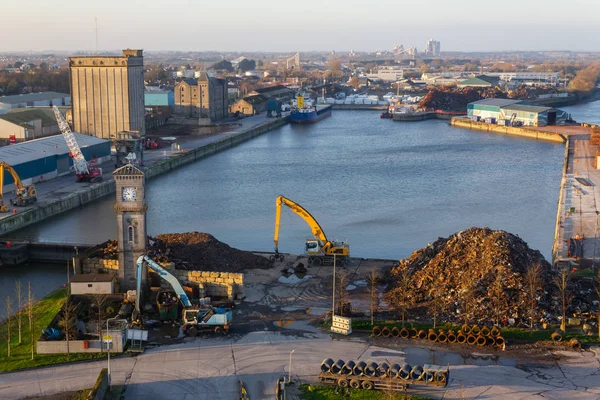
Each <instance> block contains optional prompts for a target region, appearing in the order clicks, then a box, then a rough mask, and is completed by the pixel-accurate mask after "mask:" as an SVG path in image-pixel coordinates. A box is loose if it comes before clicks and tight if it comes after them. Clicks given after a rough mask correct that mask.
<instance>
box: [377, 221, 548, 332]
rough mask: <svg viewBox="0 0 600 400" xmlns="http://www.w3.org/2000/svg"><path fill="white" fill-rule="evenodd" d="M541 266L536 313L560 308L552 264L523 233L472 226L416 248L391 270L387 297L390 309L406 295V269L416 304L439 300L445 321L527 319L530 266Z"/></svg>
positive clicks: (418, 305)
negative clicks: (403, 279) (403, 284)
mask: <svg viewBox="0 0 600 400" xmlns="http://www.w3.org/2000/svg"><path fill="white" fill-rule="evenodd" d="M533 265H538V266H539V268H540V272H541V273H540V275H539V290H538V294H537V296H538V300H539V302H538V305H537V308H538V314H539V315H540V316H544V315H546V314H547V312H549V311H556V309H555V306H553V303H556V302H553V301H552V290H553V284H552V271H551V266H550V264H549V263H548V262H547V261H546V260H545V259H544V257H543V256H542V254H541V253H540V252H539V251H537V250H532V249H530V248H529V246H528V245H527V243H525V242H524V241H523V240H522V239H521V238H520V237H518V236H515V235H512V234H510V233H507V232H504V231H494V230H490V229H488V228H470V229H468V230H465V231H461V232H458V233H456V234H454V235H451V236H450V237H448V238H440V239H438V240H437V241H435V242H434V243H433V244H429V245H428V246H427V247H425V248H423V249H420V250H417V251H415V252H414V253H413V254H412V255H411V256H410V257H409V258H407V259H404V260H401V261H400V263H399V265H398V266H397V267H394V268H393V269H392V271H391V282H390V289H389V290H388V292H387V293H386V295H385V297H386V300H387V302H388V304H390V305H391V306H392V307H394V308H395V307H396V305H397V304H394V303H395V301H396V300H395V299H398V298H399V297H401V296H402V293H401V291H402V290H404V289H402V288H401V287H399V282H400V278H401V276H402V274H403V271H405V270H406V271H408V273H409V274H410V279H411V285H412V287H413V288H414V300H415V303H414V304H412V306H413V307H409V308H419V307H423V306H425V307H426V306H428V304H431V302H432V301H433V299H434V296H435V298H436V300H437V301H438V303H439V307H438V311H439V315H438V316H439V317H443V319H444V320H446V321H464V320H465V313H468V314H469V315H468V318H467V320H474V321H482V322H484V323H487V322H490V321H494V320H496V319H497V318H498V316H500V318H501V319H504V318H509V319H516V320H517V321H523V320H524V319H526V316H527V315H528V304H527V302H526V298H527V286H526V280H525V275H526V271H527V269H528V267H530V266H533Z"/></svg>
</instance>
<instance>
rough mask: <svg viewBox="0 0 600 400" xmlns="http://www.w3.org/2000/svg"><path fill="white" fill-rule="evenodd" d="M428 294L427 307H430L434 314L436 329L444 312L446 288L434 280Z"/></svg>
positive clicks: (430, 311) (431, 312) (434, 326)
mask: <svg viewBox="0 0 600 400" xmlns="http://www.w3.org/2000/svg"><path fill="white" fill-rule="evenodd" d="M427 294H428V295H429V303H427V308H428V309H429V313H430V314H431V315H432V316H433V328H434V329H435V328H436V326H437V320H438V317H439V315H440V314H441V313H442V309H443V296H444V288H443V287H442V285H439V284H438V282H436V281H433V283H432V285H431V288H430V289H429V291H428V292H427Z"/></svg>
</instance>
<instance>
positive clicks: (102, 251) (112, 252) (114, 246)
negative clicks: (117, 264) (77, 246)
mask: <svg viewBox="0 0 600 400" xmlns="http://www.w3.org/2000/svg"><path fill="white" fill-rule="evenodd" d="M118 248H119V245H118V243H117V241H116V240H108V241H106V242H104V243H101V244H99V245H98V248H97V249H96V250H95V251H94V252H93V254H91V255H90V258H92V257H96V258H102V259H104V260H117V259H118V258H119V252H118Z"/></svg>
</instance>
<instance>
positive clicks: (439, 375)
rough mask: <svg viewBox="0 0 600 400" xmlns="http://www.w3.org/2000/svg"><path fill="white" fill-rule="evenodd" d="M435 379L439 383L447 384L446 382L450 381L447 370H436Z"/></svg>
mask: <svg viewBox="0 0 600 400" xmlns="http://www.w3.org/2000/svg"><path fill="white" fill-rule="evenodd" d="M435 381H436V382H437V383H442V384H444V385H445V384H446V382H447V381H448V375H447V374H446V371H436V372H435Z"/></svg>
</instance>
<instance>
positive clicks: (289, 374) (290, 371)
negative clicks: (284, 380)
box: [288, 349, 296, 383]
mask: <svg viewBox="0 0 600 400" xmlns="http://www.w3.org/2000/svg"><path fill="white" fill-rule="evenodd" d="M295 351H296V349H294V350H292V351H291V352H290V368H289V370H288V383H291V382H292V354H294V352H295Z"/></svg>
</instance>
